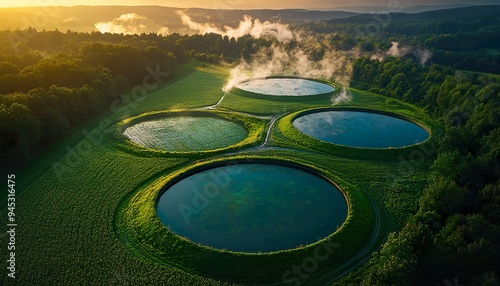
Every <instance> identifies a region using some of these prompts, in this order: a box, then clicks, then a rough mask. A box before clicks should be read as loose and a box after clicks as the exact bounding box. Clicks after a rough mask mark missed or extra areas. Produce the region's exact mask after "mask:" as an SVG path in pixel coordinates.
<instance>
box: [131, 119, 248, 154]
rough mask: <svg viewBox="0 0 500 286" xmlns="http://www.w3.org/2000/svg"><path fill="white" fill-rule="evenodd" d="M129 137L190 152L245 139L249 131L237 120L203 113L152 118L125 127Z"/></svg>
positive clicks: (144, 143)
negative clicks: (208, 115)
mask: <svg viewBox="0 0 500 286" xmlns="http://www.w3.org/2000/svg"><path fill="white" fill-rule="evenodd" d="M124 134H125V135H126V136H127V137H128V138H129V139H130V141H132V142H134V143H136V144H138V145H141V146H143V147H146V148H150V149H157V150H162V151H170V152H192V151H204V150H213V149H219V148H224V147H227V146H230V145H233V144H236V143H238V142H241V141H243V140H245V138H246V137H247V135H248V131H247V130H246V129H245V128H244V127H243V126H241V125H239V124H238V123H236V122H233V121H230V120H226V119H222V118H216V117H204V116H194V117H193V116H170V117H164V118H154V119H151V120H146V121H142V122H139V123H137V124H134V125H131V126H129V127H127V128H126V129H125V131H124Z"/></svg>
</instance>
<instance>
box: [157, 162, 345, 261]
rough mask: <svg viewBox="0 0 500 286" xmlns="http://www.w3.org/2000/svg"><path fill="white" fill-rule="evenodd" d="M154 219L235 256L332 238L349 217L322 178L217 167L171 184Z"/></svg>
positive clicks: (280, 169)
mask: <svg viewBox="0 0 500 286" xmlns="http://www.w3.org/2000/svg"><path fill="white" fill-rule="evenodd" d="M157 215H158V217H159V218H160V220H161V221H162V222H163V224H164V225H165V226H167V227H168V228H169V229H170V230H172V231H173V232H175V233H177V234H178V235H180V236H183V237H185V238H187V239H189V240H191V241H193V242H195V243H200V244H202V245H206V246H211V247H214V248H218V249H227V250H231V251H237V252H270V251H278V250H285V249H292V248H296V247H298V246H301V245H307V244H310V243H313V242H316V241H318V240H320V239H321V238H324V237H326V236H328V235H329V234H331V233H333V232H335V230H336V229H337V228H338V227H340V226H341V225H342V223H343V222H344V221H345V219H346V217H347V203H346V201H345V199H344V196H343V195H342V193H341V192H340V191H339V190H338V189H337V188H336V187H335V185H334V184H333V183H331V182H330V181H328V180H327V179H325V178H324V177H322V176H320V175H318V174H316V173H313V172H312V171H309V170H308V169H304V168H302V167H292V166H291V165H283V164H279V163H274V162H259V163H241V164H236V163H234V164H232V165H229V164H228V165H218V166H212V167H209V168H205V169H203V170H199V171H197V172H194V173H192V174H190V175H188V176H184V177H182V178H180V179H178V180H176V181H174V182H172V183H171V184H169V185H168V186H167V187H166V189H165V192H164V193H163V194H162V195H161V196H160V199H159V201H158V203H157Z"/></svg>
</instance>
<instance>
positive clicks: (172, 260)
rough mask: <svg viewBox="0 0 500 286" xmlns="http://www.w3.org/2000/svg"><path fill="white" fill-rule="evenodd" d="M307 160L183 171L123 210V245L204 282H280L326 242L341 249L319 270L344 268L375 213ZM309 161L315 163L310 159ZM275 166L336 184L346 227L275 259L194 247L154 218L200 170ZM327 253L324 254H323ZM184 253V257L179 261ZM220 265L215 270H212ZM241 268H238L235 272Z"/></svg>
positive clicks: (365, 238) (282, 158) (358, 194)
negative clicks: (344, 204)
mask: <svg viewBox="0 0 500 286" xmlns="http://www.w3.org/2000/svg"><path fill="white" fill-rule="evenodd" d="M304 159H305V158H302V159H299V158H293V156H292V152H288V153H285V154H284V155H277V154H268V155H260V156H256V155H239V156H232V157H228V158H215V159H210V160H207V161H204V162H199V163H196V164H193V165H192V166H189V167H187V168H180V169H178V170H176V171H174V172H170V173H168V174H166V175H165V176H162V177H160V178H159V179H157V180H156V181H155V182H154V183H152V184H149V185H147V186H145V187H144V189H142V190H140V191H139V192H137V194H135V195H134V196H131V197H130V198H127V200H126V201H124V203H123V204H122V206H121V208H120V210H119V212H118V213H119V214H118V220H117V228H118V233H119V234H120V236H121V239H122V240H123V241H126V242H127V243H128V244H129V245H130V246H132V247H133V248H134V249H135V251H136V252H138V253H140V254H142V255H145V256H146V257H148V258H152V259H153V260H155V261H158V262H163V263H164V264H167V265H168V264H173V265H177V266H180V267H182V268H184V269H190V270H192V271H194V272H195V273H199V274H202V275H205V276H214V277H218V278H221V277H224V279H228V280H231V281H236V282H243V283H270V282H279V281H281V279H282V276H283V274H284V273H285V272H286V271H287V270H290V269H291V268H292V265H294V264H295V265H302V262H303V260H304V259H305V258H307V257H314V251H316V249H317V248H318V247H322V245H323V244H324V243H325V241H330V242H332V243H334V244H335V245H337V247H338V248H336V249H334V253H333V254H332V255H331V256H330V257H329V258H328V259H327V260H326V261H323V262H322V263H321V265H319V267H318V270H321V269H325V268H332V267H335V266H339V265H341V264H342V263H343V262H345V261H347V260H348V259H349V258H350V257H352V256H354V255H355V254H356V252H357V251H358V250H359V249H360V248H362V247H363V246H364V245H366V244H367V243H368V242H369V240H370V237H371V236H370V235H371V233H372V225H373V224H374V216H373V215H372V214H373V212H374V210H373V209H372V206H371V204H370V201H369V199H368V197H367V196H366V194H365V193H363V192H362V191H361V190H360V189H358V188H357V187H355V186H353V185H350V184H347V183H344V181H343V180H342V179H340V178H338V177H336V176H334V175H332V174H331V173H330V172H329V171H328V170H327V169H323V168H322V167H318V166H316V165H312V163H311V162H310V161H309V160H308V161H305V160H304ZM309 159H311V158H309ZM252 160H253V161H255V160H272V161H276V160H277V161H278V162H289V163H295V164H296V163H300V164H301V166H307V167H308V168H309V169H312V170H314V171H316V172H318V173H320V174H322V175H324V176H326V177H327V178H329V179H330V180H332V181H334V182H336V183H337V184H338V185H339V187H340V188H341V190H342V191H343V192H344V195H345V197H346V200H347V201H348V203H349V213H348V217H347V220H346V222H345V223H344V224H343V225H342V227H341V228H340V229H339V230H338V231H336V232H335V233H333V234H332V235H330V236H329V237H327V238H326V239H324V240H322V241H319V242H317V243H314V244H311V245H307V246H303V247H299V248H296V249H293V250H286V251H278V252H273V253H260V254H254V253H236V252H230V251H223V250H218V249H214V248H210V247H206V246H202V245H196V244H194V243H191V242H189V241H188V240H186V239H184V238H181V237H179V236H177V235H175V234H174V233H173V232H172V231H170V230H169V229H167V228H166V227H165V226H164V225H163V224H162V223H161V221H160V220H159V218H158V217H157V215H156V201H157V199H158V198H159V196H160V194H161V193H162V190H163V187H164V186H165V185H166V184H168V182H170V181H172V180H175V179H177V178H179V177H182V176H183V175H185V174H187V173H190V172H191V170H193V169H196V168H201V167H205V166H208V165H211V164H216V163H221V162H227V161H244V162H248V161H252ZM322 251H323V250H322ZM179 253H183V255H179ZM214 265H217V267H214ZM235 265H237V267H235Z"/></svg>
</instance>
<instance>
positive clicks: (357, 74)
mask: <svg viewBox="0 0 500 286" xmlns="http://www.w3.org/2000/svg"><path fill="white" fill-rule="evenodd" d="M499 15H500V7H498V6H495V7H486V8H484V7H482V8H481V7H476V8H466V9H454V10H450V11H434V12H426V13H420V14H412V15H407V14H398V13H395V14H389V15H383V16H380V15H379V16H380V17H385V18H384V19H385V22H384V23H382V24H381V25H380V31H379V32H378V33H366V31H365V27H366V25H367V23H370V22H372V21H374V19H376V18H374V16H373V15H360V16H355V17H350V18H346V19H332V20H327V21H319V22H310V23H302V24H297V25H295V26H296V27H300V28H301V29H307V30H309V31H313V32H315V33H319V34H334V36H333V37H332V42H331V45H332V46H333V47H337V48H339V49H353V48H355V47H356V48H359V49H360V50H362V51H364V52H367V53H368V52H375V51H376V50H378V49H379V50H387V49H388V48H389V47H390V46H391V42H393V41H398V42H400V43H401V44H405V45H410V46H419V47H421V48H427V49H430V50H431V51H432V53H433V57H432V59H431V60H430V61H429V62H428V63H427V64H426V65H425V66H423V65H422V64H421V63H420V62H419V59H418V58H417V57H416V56H415V55H411V54H409V55H408V56H406V57H400V58H396V57H387V58H385V59H383V60H379V59H372V58H371V57H370V56H369V55H364V54H363V53H362V55H361V56H360V57H358V58H356V59H354V62H353V77H352V81H351V86H353V87H355V88H359V89H364V90H369V91H372V92H376V93H380V94H383V95H386V96H388V97H392V98H397V99H400V100H403V101H406V102H409V103H412V104H416V105H418V106H421V107H423V108H424V109H425V110H427V111H428V113H429V114H431V115H432V116H433V117H434V118H436V119H437V120H438V121H439V122H440V123H441V124H442V125H443V126H444V135H443V136H442V140H441V141H440V142H438V143H437V146H438V147H437V150H438V154H437V159H436V161H435V163H434V165H433V166H432V168H431V172H430V174H429V179H428V185H427V187H426V188H425V189H424V190H422V193H423V195H422V197H421V198H420V200H419V208H418V211H417V212H416V213H415V214H414V215H413V216H412V217H411V218H410V219H409V220H408V221H407V222H406V224H405V225H404V226H403V228H402V229H401V231H399V232H397V233H393V234H391V235H390V236H389V238H388V240H387V242H386V243H385V244H384V245H383V247H382V248H381V250H380V251H379V252H377V253H375V254H374V255H373V258H372V259H371V260H370V262H369V263H367V264H366V265H365V266H363V267H361V268H360V269H359V270H358V271H356V272H355V273H352V274H351V275H350V276H349V277H347V278H345V279H344V280H342V281H341V282H339V284H341V285H347V284H349V285H443V277H449V280H450V281H453V279H454V278H456V277H460V285H462V284H463V285H498V284H499V283H500V282H499V277H498V273H500V264H499V263H498V261H500V163H499V162H500V83H499V82H498V77H495V76H493V75H488V74H480V73H464V72H460V71H459V70H470V71H480V72H488V73H496V74H498V73H500V50H499V47H500V16H499ZM387 19H390V20H387ZM360 31H361V32H360ZM25 34H30V35H33V37H31V38H30V40H29V41H22V42H19V41H18V44H17V45H15V46H12V45H11V40H12V37H14V39H22V38H23V35H25ZM0 39H2V40H1V42H0V51H1V53H0V156H4V157H12V156H14V157H21V158H25V159H27V158H29V157H30V155H31V154H32V153H33V152H35V151H36V150H37V149H38V148H40V147H41V146H44V145H47V144H50V143H53V142H55V141H57V140H58V139H59V138H61V137H62V136H65V135H66V134H69V133H70V131H71V128H72V127H74V126H78V125H79V124H82V123H84V122H86V121H87V120H89V119H90V118H92V117H94V116H96V115H98V114H99V113H101V112H103V111H105V110H107V109H109V106H110V105H111V103H112V102H114V101H116V100H118V101H119V100H121V96H122V95H123V94H124V93H126V92H127V91H129V90H130V88H131V87H133V86H136V85H141V84H143V81H144V78H145V76H146V75H147V74H148V72H147V68H148V67H150V68H152V69H153V70H155V69H158V70H161V71H162V72H164V73H165V74H168V77H166V78H165V80H167V79H168V78H171V77H175V74H176V70H177V67H178V65H181V64H183V63H185V62H186V61H189V60H190V59H191V58H196V59H198V60H201V61H208V62H213V63H227V62H235V61H239V60H240V59H241V60H245V59H248V58H250V57H251V55H252V54H253V53H255V52H256V51H257V50H258V49H259V47H262V46H269V44H270V42H269V40H265V39H254V38H252V37H251V36H244V37H240V38H238V39H235V38H228V37H227V36H225V37H223V36H221V35H217V34H206V35H191V36H188V35H179V34H171V35H168V36H160V35H156V34H141V35H116V34H101V33H96V32H93V33H76V32H71V31H67V32H66V33H62V32H60V31H36V30H33V29H32V30H30V31H19V30H17V31H13V32H12V31H4V32H1V33H0ZM286 45H293V42H292V43H287V44H286ZM313 52H314V51H313ZM309 56H310V57H311V58H317V59H318V60H320V59H321V57H322V56H323V55H322V54H321V53H319V54H318V53H311V54H310V55H309ZM124 59H126V60H124Z"/></svg>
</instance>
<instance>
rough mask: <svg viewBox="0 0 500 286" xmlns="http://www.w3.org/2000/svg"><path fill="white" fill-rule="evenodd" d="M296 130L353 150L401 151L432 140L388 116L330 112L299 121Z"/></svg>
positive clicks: (349, 111) (421, 129) (297, 119)
mask: <svg viewBox="0 0 500 286" xmlns="http://www.w3.org/2000/svg"><path fill="white" fill-rule="evenodd" d="M293 126H294V127H295V128H297V129H298V130H299V131H301V132H302V133H304V134H306V135H309V136H311V137H314V138H316V139H319V140H322V141H326V142H330V143H334V144H339V145H346V146H352V147H363V148H398V147H404V146H409V145H414V144H417V143H421V142H423V141H425V140H427V138H429V133H428V132H427V131H426V130H425V129H423V128H422V127H420V126H418V125H417V124H414V123H412V122H409V121H407V120H404V119H401V118H398V117H393V116H389V115H385V114H379V113H373V112H364V111H352V110H343V111H340V110H339V111H336V110H328V111H319V112H314V113H309V114H306V115H302V116H299V117H297V118H296V119H295V120H294V121H293Z"/></svg>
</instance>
